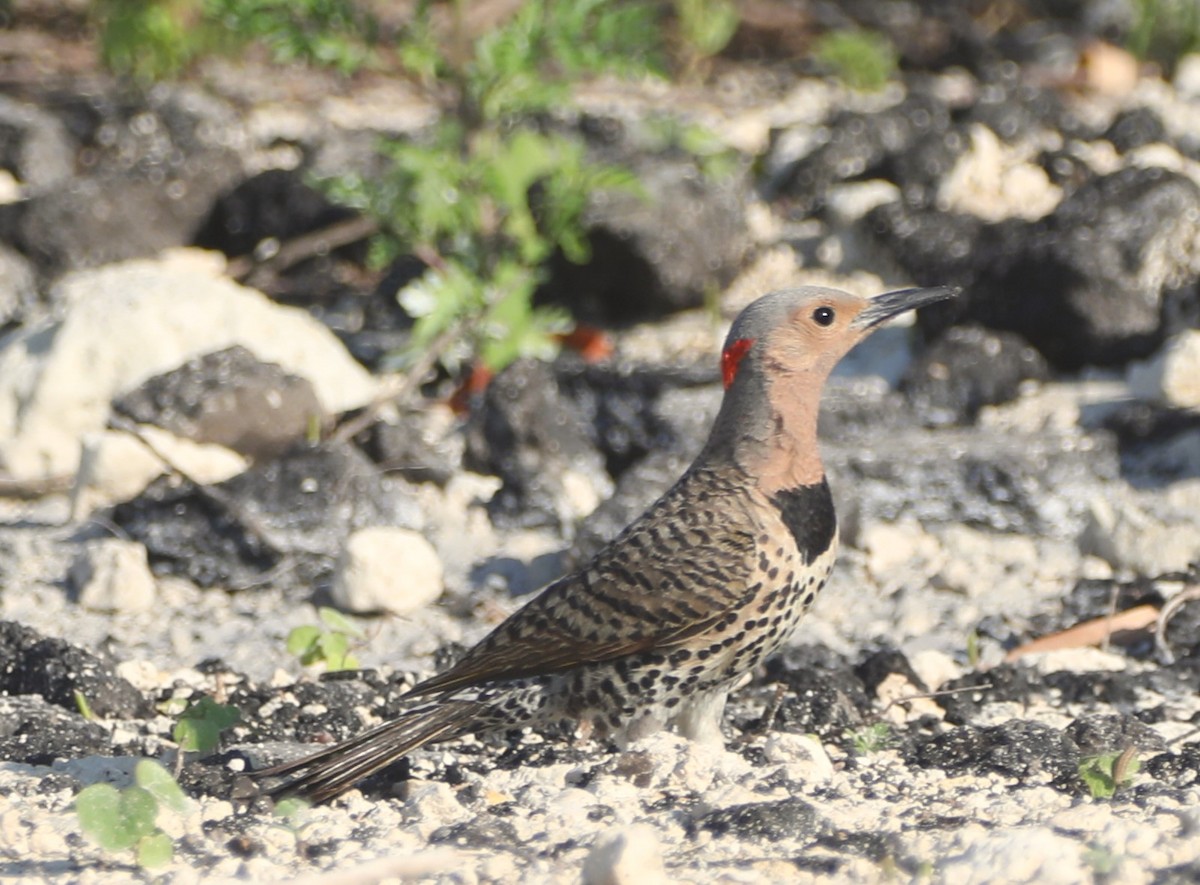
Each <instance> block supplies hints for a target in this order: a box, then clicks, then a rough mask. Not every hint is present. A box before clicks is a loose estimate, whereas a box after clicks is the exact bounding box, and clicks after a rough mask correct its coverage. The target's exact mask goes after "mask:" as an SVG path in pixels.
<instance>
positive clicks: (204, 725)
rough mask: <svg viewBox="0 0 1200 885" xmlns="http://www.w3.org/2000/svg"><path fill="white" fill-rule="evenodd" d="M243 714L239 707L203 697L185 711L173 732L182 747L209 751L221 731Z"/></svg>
mask: <svg viewBox="0 0 1200 885" xmlns="http://www.w3.org/2000/svg"><path fill="white" fill-rule="evenodd" d="M241 716H242V714H241V712H240V711H239V710H238V709H237V707H232V706H229V705H227V704H218V703H217V702H216V701H214V700H213V699H212V698H209V697H203V698H201V699H200V700H198V701H197V702H196V703H194V704H192V706H190V707H188V708H187V709H186V710H184V711H183V714H182V715H181V716H180V717H179V721H178V722H177V723H175V729H174V731H173V733H172V734H173V736H174V738H175V741H176V743H178V744H179V746H180V749H182V750H184V751H189V752H197V753H207V752H208V751H209V750H211V749H213V748H214V747H216V745H217V742H218V741H219V739H220V736H221V732H222V731H224V730H225V729H226V728H228V727H229V726H231V725H233V724H234V723H236V722H237V721H238V720H239V719H241Z"/></svg>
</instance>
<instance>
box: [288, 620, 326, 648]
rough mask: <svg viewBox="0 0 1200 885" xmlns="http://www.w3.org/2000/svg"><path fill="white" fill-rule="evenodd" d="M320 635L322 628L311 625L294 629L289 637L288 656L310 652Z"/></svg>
mask: <svg viewBox="0 0 1200 885" xmlns="http://www.w3.org/2000/svg"><path fill="white" fill-rule="evenodd" d="M320 635H321V628H320V627H315V626H313V625H311V624H306V625H305V626H303V627H296V628H294V629H293V630H292V631H291V632H290V633H288V636H287V650H288V654H293V655H299V654H304V653H306V652H308V651H309V650H310V649H312V647H313V646H314V645H315V644H316V642H317V637H318V636H320Z"/></svg>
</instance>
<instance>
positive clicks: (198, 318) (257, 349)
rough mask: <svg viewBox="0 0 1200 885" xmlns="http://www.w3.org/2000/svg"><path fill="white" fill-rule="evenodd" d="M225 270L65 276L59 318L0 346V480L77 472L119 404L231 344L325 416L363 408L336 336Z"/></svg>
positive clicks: (216, 260)
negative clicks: (275, 369) (293, 384)
mask: <svg viewBox="0 0 1200 885" xmlns="http://www.w3.org/2000/svg"><path fill="white" fill-rule="evenodd" d="M223 268H224V264H223V259H222V258H221V257H220V256H217V255H213V254H210V253H205V252H200V251H197V250H179V251H175V252H170V253H167V254H165V255H164V256H163V257H161V258H159V259H155V260H137V261H127V262H123V263H120V264H113V265H109V266H107V267H101V268H98V269H95V270H82V271H76V272H74V273H71V274H68V275H67V276H66V277H64V278H63V279H62V281H61V282H60V283H59V284H58V290H59V291H58V293H57V295H56V301H57V302H58V303H61V304H62V305H63V306H64V308H65V309H64V311H63V314H62V317H61V318H59V319H53V318H52V319H47V320H45V321H43V322H41V323H37V324H32V325H30V326H29V327H28V328H25V329H22V330H20V331H19V332H17V333H16V334H14V335H12V336H10V337H8V338H7V339H6V340H5V341H4V343H3V346H2V347H0V469H2V470H3V471H4V472H5V473H6V474H8V476H10V477H11V478H13V479H18V480H29V479H42V478H46V477H53V476H61V475H65V474H70V473H73V472H74V471H75V469H76V467H77V466H78V464H79V455H80V445H81V442H80V441H81V439H82V438H83V436H84V434H85V433H88V432H91V431H98V430H101V429H102V428H103V427H104V426H105V424H106V422H107V419H108V416H109V404H110V403H111V401H112V399H113V397H114V396H115V395H117V394H120V393H123V392H125V391H127V390H131V389H133V388H134V387H136V386H137V385H138V384H140V383H142V382H143V381H145V380H146V379H147V378H149V377H151V376H153V375H157V374H160V373H162V372H166V371H169V370H171V369H174V368H176V367H177V366H179V365H181V364H182V363H183V362H185V361H186V360H188V359H190V358H191V357H195V356H200V355H202V354H205V353H210V352H212V351H215V350H221V349H223V348H226V347H229V346H231V345H233V344H241V345H242V346H244V347H245V348H246V349H248V350H249V351H250V352H252V353H253V354H254V355H255V356H257V357H258V358H259V359H262V360H264V361H267V362H272V363H276V364H278V365H279V366H281V367H282V368H283V369H285V370H286V371H288V372H291V373H293V374H295V375H298V376H300V377H303V378H307V379H308V380H309V381H311V382H312V384H313V387H314V389H315V390H316V394H317V398H318V399H319V400H320V402H321V405H322V407H323V408H324V410H325V411H326V412H328V413H330V414H337V413H339V412H344V411H346V410H347V409H352V408H356V407H358V406H362V405H364V404H366V403H367V402H369V401H370V400H371V398H372V396H373V395H374V393H375V390H376V383H375V381H374V380H373V379H372V378H371V376H370V374H369V373H368V372H367V371H366V370H365V369H364V368H363V367H362V366H360V365H359V364H358V363H357V362H355V361H354V359H353V358H351V356H350V355H349V353H347V352H346V350H345V348H344V347H343V346H342V344H341V342H339V341H338V340H337V338H336V336H334V334H333V333H332V332H330V331H329V330H328V329H327V328H325V327H324V326H323V325H322V324H321V323H320V322H318V321H317V320H315V319H313V318H312V317H311V316H310V315H309V314H308V313H306V312H305V311H303V310H298V309H294V308H289V307H281V306H280V305H278V304H275V303H274V302H272V301H271V300H270V299H268V298H267V297H266V296H265V295H263V294H262V293H260V292H256V291H254V290H253V289H247V288H245V287H244V286H239V285H238V284H237V283H235V282H233V281H232V280H229V279H227V278H225V277H223V276H221V273H222V271H223Z"/></svg>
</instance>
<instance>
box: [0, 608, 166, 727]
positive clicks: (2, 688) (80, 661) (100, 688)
mask: <svg viewBox="0 0 1200 885" xmlns="http://www.w3.org/2000/svg"><path fill="white" fill-rule="evenodd" d="M76 692H78V693H79V694H80V695H82V696H83V698H84V699H85V700H86V701H87V703H88V705H89V706H90V707H91V708H92V710H93V711H94V712H95V713H96V715H97V716H100V717H101V718H104V719H134V718H137V717H141V716H149V715H153V710H152V708H151V706H150V704H149V703H147V701H146V699H145V698H143V697H142V693H141V692H140V691H138V690H137V689H136V688H134V687H133V685H132V684H130V683H129V682H128V681H127V680H125V679H122V678H121V677H120V676H118V675H117V674H116V671H115V670H114V669H113V668H112V666H111V665H110V664H108V663H106V662H105V661H103V660H101V659H100V658H98V657H96V656H95V655H94V654H92V653H91V652H88V651H84V650H83V649H81V648H78V647H76V646H74V645H71V644H70V643H69V642H66V641H65V640H62V639H52V638H50V637H46V636H42V635H41V634H40V633H38V632H36V631H35V630H30V629H29V628H28V627H23V626H21V625H20V624H17V623H15V622H13V621H0V695H5V694H9V695H26V694H38V695H41V696H42V697H43V698H45V699H46V700H47V701H48V702H49V703H51V704H54V705H56V706H59V707H62V708H63V709H65V710H71V711H76V710H78V709H79V704H78V700H77V699H76V697H75V693H76Z"/></svg>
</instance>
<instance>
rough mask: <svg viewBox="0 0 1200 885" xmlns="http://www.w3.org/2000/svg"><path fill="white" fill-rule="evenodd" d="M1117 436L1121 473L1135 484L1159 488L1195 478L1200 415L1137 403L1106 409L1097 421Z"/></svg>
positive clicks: (1152, 404)
mask: <svg viewBox="0 0 1200 885" xmlns="http://www.w3.org/2000/svg"><path fill="white" fill-rule="evenodd" d="M1084 423H1085V426H1086V425H1088V424H1096V425H1097V426H1099V427H1102V428H1104V429H1105V430H1110V431H1112V432H1113V433H1114V434H1116V437H1117V442H1118V445H1119V448H1120V452H1121V472H1122V473H1123V474H1124V475H1125V476H1126V477H1127V478H1128V480H1129V481H1130V482H1131V483H1133V484H1135V485H1146V486H1156V485H1162V484H1165V483H1170V482H1176V481H1178V480H1181V479H1188V478H1192V477H1195V475H1196V458H1195V456H1194V453H1195V452H1196V451H1197V443H1198V441H1200V414H1197V413H1196V412H1194V411H1190V410H1187V409H1172V408H1168V407H1166V406H1161V405H1158V404H1157V403H1151V402H1146V401H1143V400H1135V401H1132V402H1128V403H1122V404H1119V405H1117V406H1116V407H1115V408H1113V409H1110V410H1105V412H1104V414H1103V416H1102V417H1101V418H1100V419H1099V420H1098V421H1095V422H1089V421H1087V420H1086V416H1085V421H1084Z"/></svg>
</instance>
